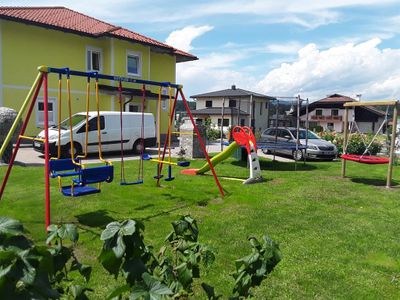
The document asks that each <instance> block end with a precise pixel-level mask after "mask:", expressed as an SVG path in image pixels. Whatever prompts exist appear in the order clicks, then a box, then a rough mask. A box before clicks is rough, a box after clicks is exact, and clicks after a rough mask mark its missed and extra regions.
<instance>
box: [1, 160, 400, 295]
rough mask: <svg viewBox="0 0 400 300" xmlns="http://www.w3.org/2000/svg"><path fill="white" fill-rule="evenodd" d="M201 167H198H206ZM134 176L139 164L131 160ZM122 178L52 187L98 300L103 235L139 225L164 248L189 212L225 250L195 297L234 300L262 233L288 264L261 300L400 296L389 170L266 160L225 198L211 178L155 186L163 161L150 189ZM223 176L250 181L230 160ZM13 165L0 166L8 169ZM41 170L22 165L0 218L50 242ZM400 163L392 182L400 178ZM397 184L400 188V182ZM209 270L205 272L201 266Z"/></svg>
mask: <svg viewBox="0 0 400 300" xmlns="http://www.w3.org/2000/svg"><path fill="white" fill-rule="evenodd" d="M202 163H203V161H197V162H193V163H192V166H191V167H199V166H200V165H201V164H202ZM126 164H127V174H129V175H132V177H135V176H136V172H137V171H136V170H137V164H138V162H137V161H130V162H127V163H126ZM115 166H116V174H115V181H114V182H113V183H111V184H104V185H103V190H102V193H101V194H96V195H90V196H85V197H78V198H65V197H63V196H61V195H60V194H59V193H58V191H57V182H56V180H53V181H52V187H51V194H52V202H51V205H52V209H51V212H52V221H53V222H56V223H58V222H65V223H68V222H73V223H76V224H78V226H79V228H80V240H79V244H78V249H77V250H78V251H77V252H78V254H79V256H80V260H81V261H82V262H84V263H87V264H89V265H91V266H93V268H94V270H93V275H92V279H91V282H90V286H91V287H94V288H95V292H94V293H92V294H89V295H91V296H92V298H93V299H104V298H105V296H106V295H107V294H108V293H109V292H110V291H111V290H112V288H113V287H115V286H116V285H117V283H115V281H114V279H112V278H111V276H109V275H107V273H106V272H105V271H104V270H103V269H102V267H101V266H100V265H99V264H98V263H97V261H96V257H97V255H98V254H99V253H100V248H101V245H102V243H101V241H100V240H99V235H100V233H101V231H102V229H103V228H104V227H105V225H106V224H107V223H109V222H111V221H113V220H122V219H127V218H132V219H140V220H143V221H144V224H145V226H146V230H145V238H146V240H147V242H148V243H149V244H152V245H154V246H155V247H156V249H157V248H158V247H159V246H160V245H161V243H162V241H163V239H164V237H165V236H166V235H167V233H168V232H169V231H170V230H171V226H170V223H171V222H172V221H174V220H176V219H177V218H178V216H180V215H182V214H191V215H192V216H193V217H195V218H196V219H197V221H198V224H199V228H200V241H201V242H203V243H207V244H210V245H211V246H212V247H213V248H214V249H215V250H216V251H217V258H216V261H215V264H214V266H213V267H212V268H211V269H209V270H207V271H204V272H203V274H202V278H201V280H200V281H198V282H196V286H195V291H196V296H195V297H194V299H205V294H204V293H203V292H202V291H201V287H200V283H201V282H203V281H204V282H207V283H208V284H211V285H213V286H215V288H216V291H217V292H218V293H222V294H223V295H224V298H225V299H226V298H227V296H228V295H230V294H231V290H232V287H233V282H234V280H233V278H232V277H231V275H230V274H231V272H232V271H233V270H234V260H235V259H237V258H240V257H242V256H244V255H246V254H248V253H249V246H248V242H247V237H249V236H256V237H261V236H262V235H264V234H267V235H269V236H270V237H271V238H272V239H274V240H275V241H277V242H279V244H280V248H281V251H282V255H283V259H282V261H281V262H280V263H279V264H278V266H277V267H276V269H275V270H274V271H273V272H272V273H271V274H270V276H269V277H268V279H267V280H265V281H264V282H263V284H262V285H261V286H260V287H258V288H256V289H254V290H253V292H254V295H255V298H256V299H267V298H284V299H307V298H318V299H344V298H345V299H383V298H386V299H399V298H400V237H399V236H400V189H399V188H398V187H395V188H393V189H389V190H388V189H385V188H384V186H385V179H386V177H385V176H386V168H387V166H386V165H375V166H369V165H361V164H356V163H352V162H349V163H348V172H347V174H348V178H346V179H342V178H340V166H341V165H340V163H339V162H309V163H307V165H306V166H303V165H302V164H299V167H298V171H296V172H294V171H293V170H294V166H293V164H292V163H279V162H271V161H267V160H261V166H262V169H263V176H264V177H265V178H266V179H267V180H266V181H265V182H264V183H261V184H257V185H242V184H241V183H240V182H238V181H231V180H223V179H221V183H222V184H223V186H224V188H225V189H226V190H227V191H228V195H227V197H225V199H221V198H220V197H219V193H218V189H217V187H216V186H215V184H214V181H213V178H212V176H194V177H192V176H185V175H180V174H179V173H178V171H179V170H177V169H175V176H176V179H175V180H174V181H172V182H164V181H163V183H162V187H161V188H157V187H155V181H154V179H153V178H152V176H153V175H154V173H155V169H156V167H155V165H154V164H152V163H150V162H148V163H146V164H145V183H144V184H143V185H138V186H120V185H119V184H118V181H119V180H118V179H119V164H115ZM216 170H217V173H218V174H219V175H221V176H236V177H242V178H246V177H247V175H248V170H247V169H246V168H245V164H244V165H243V163H240V162H236V161H234V160H228V161H225V162H223V163H221V164H220V165H218V166H217V168H216ZM4 172H5V167H2V168H1V173H4ZM43 172H44V171H43V168H41V167H29V168H23V167H15V168H14V170H13V173H12V175H11V177H10V181H9V185H8V187H7V189H6V192H5V194H4V197H3V200H1V202H0V215H4V216H8V217H11V218H15V219H19V220H21V221H22V222H23V223H24V225H25V227H26V228H27V229H28V230H29V232H30V235H31V237H32V238H33V239H35V240H36V241H37V242H38V243H44V240H45V231H44V214H45V213H44V184H43V183H44V177H43ZM399 175H400V167H395V169H394V178H395V179H396V180H397V181H400V180H399V179H398V178H399ZM398 183H399V182H396V184H398ZM203 270H204V269H203Z"/></svg>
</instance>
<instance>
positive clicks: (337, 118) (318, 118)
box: [311, 115, 342, 121]
mask: <svg viewBox="0 0 400 300" xmlns="http://www.w3.org/2000/svg"><path fill="white" fill-rule="evenodd" d="M311 120H316V121H342V116H317V115H313V116H311Z"/></svg>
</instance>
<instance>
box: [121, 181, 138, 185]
mask: <svg viewBox="0 0 400 300" xmlns="http://www.w3.org/2000/svg"><path fill="white" fill-rule="evenodd" d="M142 183H143V180H137V181H131V182H126V181H123V182H120V183H119V184H120V185H135V184H142Z"/></svg>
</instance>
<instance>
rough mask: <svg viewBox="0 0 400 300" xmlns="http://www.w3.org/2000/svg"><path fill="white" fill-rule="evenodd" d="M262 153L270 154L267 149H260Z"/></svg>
mask: <svg viewBox="0 0 400 300" xmlns="http://www.w3.org/2000/svg"><path fill="white" fill-rule="evenodd" d="M261 151H262V153H264V154H271V151H270V150H268V149H261Z"/></svg>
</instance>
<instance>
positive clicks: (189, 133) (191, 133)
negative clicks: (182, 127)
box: [172, 131, 197, 135]
mask: <svg viewBox="0 0 400 300" xmlns="http://www.w3.org/2000/svg"><path fill="white" fill-rule="evenodd" d="M172 133H173V134H188V135H197V133H195V132H190V131H188V132H185V131H172Z"/></svg>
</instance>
